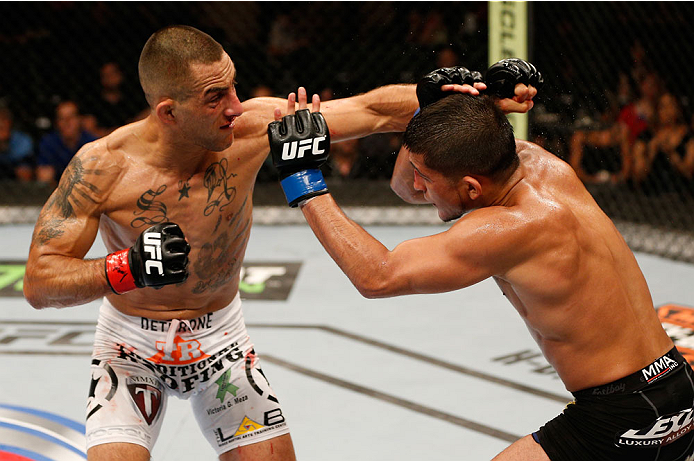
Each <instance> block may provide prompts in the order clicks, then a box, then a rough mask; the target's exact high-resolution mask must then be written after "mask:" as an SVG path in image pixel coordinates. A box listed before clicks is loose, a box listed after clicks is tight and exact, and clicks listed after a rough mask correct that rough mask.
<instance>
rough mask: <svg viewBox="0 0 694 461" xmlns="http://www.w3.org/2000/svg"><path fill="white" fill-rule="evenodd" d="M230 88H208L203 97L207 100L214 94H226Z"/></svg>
mask: <svg viewBox="0 0 694 461" xmlns="http://www.w3.org/2000/svg"><path fill="white" fill-rule="evenodd" d="M228 90H229V87H228V86H214V87H212V88H208V89H206V90H205V92H204V93H203V96H204V97H205V98H206V97H208V96H209V95H211V94H212V93H224V92H225V91H228Z"/></svg>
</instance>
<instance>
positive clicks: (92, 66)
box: [0, 2, 486, 187]
mask: <svg viewBox="0 0 694 461" xmlns="http://www.w3.org/2000/svg"><path fill="white" fill-rule="evenodd" d="M446 11H453V12H456V13H458V14H460V16H458V17H452V16H447V15H446ZM485 12H486V5H485V4H484V3H478V4H475V3H472V4H467V5H453V7H452V8H451V7H445V5H439V6H438V7H432V5H431V4H425V3H417V2H412V3H407V4H404V3H403V4H393V3H385V2H383V3H381V2H364V3H359V4H353V5H351V6H350V5H342V4H338V3H330V2H328V3H315V4H313V3H312V4H308V3H304V4H298V3H297V4H290V3H282V2H268V3H256V2H241V3H238V2H237V3H226V2H224V3H222V2H220V3H216V2H199V3H178V4H171V5H164V4H156V3H155V4H141V3H135V4H132V5H125V4H121V3H108V2H94V3H67V2H49V3H39V4H37V5H29V4H25V3H19V4H16V5H10V4H7V3H4V4H3V3H1V2H0V65H2V66H4V67H6V69H7V71H6V72H2V73H0V180H8V179H9V180H15V181H22V182H31V181H37V182H40V183H43V184H47V185H51V186H53V187H55V185H57V181H58V180H59V178H60V175H61V174H62V172H63V170H64V169H65V167H66V166H67V164H68V162H69V161H70V159H71V158H72V156H73V155H74V154H75V153H76V152H77V151H78V150H79V149H80V148H81V147H82V146H83V145H84V144H86V143H88V142H90V141H93V140H95V139H98V138H100V137H102V136H105V135H107V134H108V133H110V132H111V131H113V130H114V129H116V128H117V127H119V126H122V125H124V124H127V123H130V122H133V121H137V120H139V119H141V118H143V117H145V116H146V115H147V114H148V113H149V111H148V107H147V104H146V101H145V99H144V97H143V94H142V90H141V89H140V87H139V82H138V79H137V71H136V68H137V59H138V57H139V51H140V50H141V47H142V45H143V44H144V42H145V41H146V39H147V38H148V36H149V34H150V33H151V32H153V31H154V30H157V29H158V28H160V27H163V26H165V25H167V24H171V23H185V24H190V25H193V26H196V27H199V28H201V29H202V30H205V31H207V32H208V33H210V34H211V35H212V36H213V37H214V38H216V39H217V40H219V41H220V42H221V43H222V44H223V46H224V47H225V49H226V50H227V51H228V52H229V54H230V56H231V57H232V59H233V60H234V62H235V65H236V67H237V69H238V76H237V80H238V85H237V90H238V93H239V97H240V98H241V99H242V100H244V99H248V98H252V97H260V96H277V97H286V95H287V94H288V92H290V91H295V90H296V88H297V86H298V85H302V86H306V87H307V89H308V90H309V91H310V92H317V93H320V95H321V97H322V99H323V100H329V99H334V98H340V97H345V96H350V95H353V94H358V93H360V92H363V91H367V90H369V89H372V88H375V87H377V86H379V85H383V84H387V83H398V82H414V81H416V80H417V79H418V78H419V77H420V76H421V75H423V73H425V72H428V71H429V70H431V69H433V68H436V67H443V66H452V65H459V64H460V63H461V62H462V61H463V60H465V61H466V62H467V63H468V64H467V65H469V66H471V67H482V66H483V65H484V63H485V62H486V47H483V46H481V45H482V44H483V43H484V41H485V40H486V38H485V35H486V33H485V30H484V27H485V26H486V20H485V18H484V14H486V13H485ZM347 14H349V15H350V17H352V20H351V21H344V20H343V18H345V17H346V16H345V15H347ZM316 18H320V19H321V21H320V22H317V21H316V20H315V19H316ZM66 25H67V26H68V27H66ZM5 26H6V27H5ZM124 26H127V27H124ZM123 30H127V31H128V34H127V35H124V34H123V33H122V31H123ZM393 35H396V36H399V37H401V40H400V42H401V43H400V44H399V45H400V47H401V50H402V53H403V54H404V59H399V60H398V62H399V64H397V65H395V64H394V63H393V62H392V61H390V60H389V59H388V58H390V57H392V50H390V49H388V48H383V46H382V45H383V43H386V42H388V41H389V40H391V39H392V36H393ZM337 47H340V48H339V50H340V51H341V52H333V49H334V50H335V51H338V48H337ZM374 50H380V52H382V53H383V55H378V54H376V53H374ZM345 51H348V52H345ZM13 54H14V59H13ZM27 56H29V57H31V59H18V58H19V57H23V58H26V57H27ZM384 58H385V59H384ZM473 61H475V64H472V62H473ZM22 75H31V76H32V78H31V79H29V80H28V81H27V82H25V86H24V87H22V86H21V85H22V82H21V76H22ZM400 144H401V140H400V135H398V134H392V135H391V134H383V135H374V136H370V137H368V138H365V139H360V140H350V141H345V142H342V143H339V144H335V145H334V147H333V149H332V153H331V154H332V155H331V157H330V160H329V162H328V164H327V165H326V166H325V175H326V176H327V177H331V178H333V180H339V179H353V178H360V179H388V178H390V175H391V173H392V170H393V165H394V163H395V158H396V154H397V151H398V150H399V147H400ZM258 180H259V181H276V180H277V175H276V172H275V171H274V169H273V167H272V165H271V162H270V161H269V159H268V162H266V164H265V165H264V167H263V169H262V170H261V171H260V173H259V175H258Z"/></svg>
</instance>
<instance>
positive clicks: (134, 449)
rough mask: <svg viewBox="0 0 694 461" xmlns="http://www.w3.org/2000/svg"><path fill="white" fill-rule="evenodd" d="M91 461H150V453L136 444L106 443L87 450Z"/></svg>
mask: <svg viewBox="0 0 694 461" xmlns="http://www.w3.org/2000/svg"><path fill="white" fill-rule="evenodd" d="M87 459H88V460H89V461H149V451H147V449H146V448H145V447H143V446H140V445H136V444H134V443H104V444H101V445H97V446H95V447H91V448H90V449H89V450H87Z"/></svg>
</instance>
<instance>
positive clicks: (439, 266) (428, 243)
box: [389, 230, 496, 294]
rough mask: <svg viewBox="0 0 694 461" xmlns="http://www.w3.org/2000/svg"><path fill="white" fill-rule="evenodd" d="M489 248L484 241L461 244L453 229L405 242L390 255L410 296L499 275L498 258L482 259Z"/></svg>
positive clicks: (392, 267)
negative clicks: (497, 269)
mask: <svg viewBox="0 0 694 461" xmlns="http://www.w3.org/2000/svg"><path fill="white" fill-rule="evenodd" d="M485 246H487V245H485V243H484V242H475V241H468V242H466V241H460V240H459V239H458V238H457V237H456V236H455V233H451V231H450V230H449V231H446V232H443V233H441V234H437V235H432V236H429V237H423V238H418V239H413V240H408V241H406V242H403V243H401V244H400V245H398V246H397V247H395V248H394V249H393V251H392V252H391V253H390V255H389V266H390V270H391V272H392V277H393V278H394V279H396V280H399V281H400V282H399V285H400V289H401V290H403V291H404V292H406V293H410V294H415V293H443V292H448V291H454V290H458V289H461V288H465V287H468V286H470V285H474V284H475V283H478V282H481V281H482V280H485V279H487V278H489V277H491V276H492V275H495V272H496V268H495V265H494V261H495V259H496V258H494V257H493V255H491V254H489V255H488V256H487V257H484V256H482V255H484V253H485V252H487V251H485V248H484V247H485ZM490 250H491V249H490ZM488 253H491V251H489V252H488ZM403 294H404V293H403Z"/></svg>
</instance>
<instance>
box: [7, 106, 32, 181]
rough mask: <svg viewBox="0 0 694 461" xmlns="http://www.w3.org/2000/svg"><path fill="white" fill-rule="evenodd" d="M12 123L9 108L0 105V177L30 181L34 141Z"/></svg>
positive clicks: (12, 119)
mask: <svg viewBox="0 0 694 461" xmlns="http://www.w3.org/2000/svg"><path fill="white" fill-rule="evenodd" d="M13 125H14V118H13V116H12V112H11V111H10V109H9V108H7V107H4V106H0V179H14V180H18V181H31V179H32V176H33V175H32V162H33V160H34V159H33V155H34V141H33V140H32V139H31V137H30V136H29V135H28V134H26V133H23V132H21V131H19V130H17V129H15V128H14V126H13Z"/></svg>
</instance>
